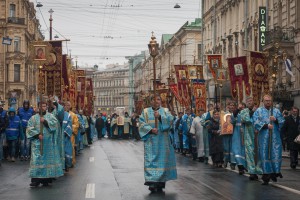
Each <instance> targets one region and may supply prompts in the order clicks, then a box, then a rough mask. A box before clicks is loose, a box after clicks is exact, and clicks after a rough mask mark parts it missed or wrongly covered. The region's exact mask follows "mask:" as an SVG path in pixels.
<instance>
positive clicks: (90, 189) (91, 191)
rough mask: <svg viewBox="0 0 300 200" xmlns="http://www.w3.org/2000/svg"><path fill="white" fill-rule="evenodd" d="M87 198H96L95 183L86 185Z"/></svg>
mask: <svg viewBox="0 0 300 200" xmlns="http://www.w3.org/2000/svg"><path fill="white" fill-rule="evenodd" d="M85 198H86V199H95V183H89V184H87V185H86V191H85Z"/></svg>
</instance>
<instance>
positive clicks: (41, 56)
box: [34, 45, 46, 60]
mask: <svg viewBox="0 0 300 200" xmlns="http://www.w3.org/2000/svg"><path fill="white" fill-rule="evenodd" d="M34 52H35V57H34V59H35V60H46V46H43V45H39V46H38V45H36V46H34Z"/></svg>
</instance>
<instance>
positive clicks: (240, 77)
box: [228, 56, 251, 101]
mask: <svg viewBox="0 0 300 200" xmlns="http://www.w3.org/2000/svg"><path fill="white" fill-rule="evenodd" d="M228 68H229V74H230V83H231V94H232V97H233V98H234V99H236V98H237V97H238V96H239V97H240V101H242V100H243V98H244V97H243V94H244V87H243V82H244V85H245V93H246V95H247V96H249V95H250V94H251V86H250V83H249V73H248V67H247V57H246V56H242V57H236V58H228Z"/></svg>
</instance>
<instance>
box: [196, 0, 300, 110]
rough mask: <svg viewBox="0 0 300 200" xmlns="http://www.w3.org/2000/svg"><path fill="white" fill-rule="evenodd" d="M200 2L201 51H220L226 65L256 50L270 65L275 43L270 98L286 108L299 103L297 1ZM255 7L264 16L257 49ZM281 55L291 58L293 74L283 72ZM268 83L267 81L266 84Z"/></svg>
mask: <svg viewBox="0 0 300 200" xmlns="http://www.w3.org/2000/svg"><path fill="white" fill-rule="evenodd" d="M202 2H203V10H204V12H203V21H204V27H203V44H204V52H205V54H222V55H223V61H224V67H225V68H226V67H227V64H226V59H227V58H232V57H238V56H247V55H249V52H250V51H259V50H260V51H262V52H266V53H267V54H268V55H269V56H268V57H269V66H270V67H271V66H272V62H273V58H274V55H275V45H278V47H279V48H278V49H279V51H278V52H279V54H278V55H279V57H278V59H279V67H278V72H277V74H276V83H275V87H274V88H271V90H272V89H273V95H274V100H275V101H276V102H278V103H283V104H285V105H286V106H287V107H290V106H291V105H293V104H295V105H297V106H300V97H299V94H300V93H299V90H300V80H299V79H300V73H299V65H300V56H299V55H300V52H299V50H300V47H299V45H300V44H299V42H300V39H299V37H300V31H299V29H300V14H299V12H297V11H298V10H299V9H300V7H299V6H300V5H299V4H300V2H299V1H295V0H287V1H282V0H261V1H259V0H253V1H250V0H214V1H208V0H203V1H202ZM259 7H265V10H266V16H267V17H266V33H265V45H264V47H263V48H262V49H259V41H260V39H261V38H259V34H258V33H259V30H258V29H259V26H258V20H259V14H260V13H259ZM263 39H264V38H263ZM285 55H286V57H285ZM284 57H285V58H288V59H290V60H291V63H292V66H291V68H292V72H293V76H291V75H290V74H288V73H287V72H286V66H285V64H284V59H285V58H284ZM270 77H271V76H270ZM271 83H272V81H271V80H270V85H271ZM209 85H214V82H213V80H211V81H209ZM209 88H212V89H213V88H214V87H209ZM210 93H213V91H210Z"/></svg>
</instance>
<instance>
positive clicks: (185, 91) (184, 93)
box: [175, 65, 191, 107]
mask: <svg viewBox="0 0 300 200" xmlns="http://www.w3.org/2000/svg"><path fill="white" fill-rule="evenodd" d="M175 71H176V77H177V85H178V92H179V96H180V97H181V99H182V103H183V104H184V106H185V107H189V106H190V103H191V99H190V87H189V79H188V69H187V66H186V65H175Z"/></svg>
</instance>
